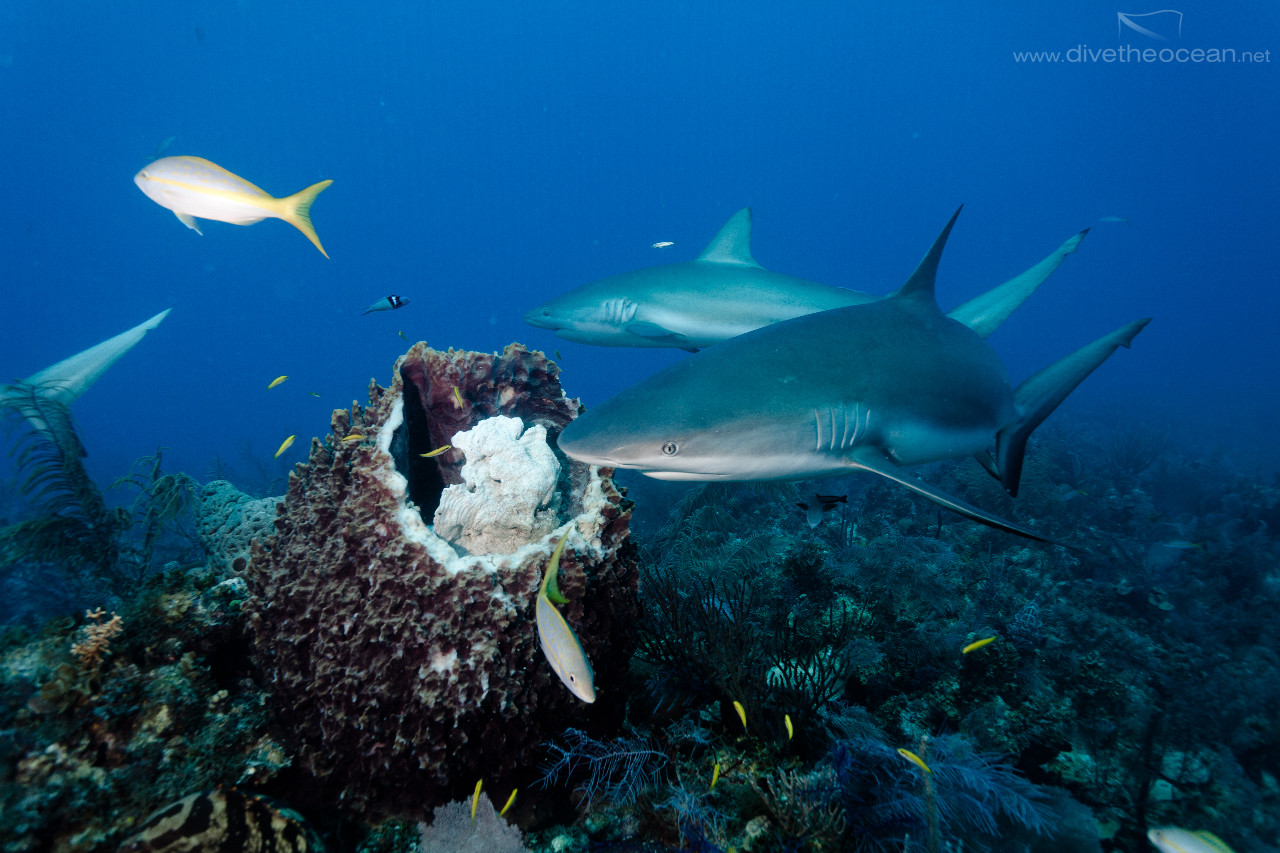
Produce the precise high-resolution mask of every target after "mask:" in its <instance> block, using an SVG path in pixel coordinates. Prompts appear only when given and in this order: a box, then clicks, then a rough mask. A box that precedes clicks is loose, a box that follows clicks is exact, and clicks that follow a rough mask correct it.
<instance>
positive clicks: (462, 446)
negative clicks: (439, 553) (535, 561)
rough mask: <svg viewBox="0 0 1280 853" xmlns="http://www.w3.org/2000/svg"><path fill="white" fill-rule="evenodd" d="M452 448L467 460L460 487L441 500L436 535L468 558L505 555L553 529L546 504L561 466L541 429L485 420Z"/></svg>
mask: <svg viewBox="0 0 1280 853" xmlns="http://www.w3.org/2000/svg"><path fill="white" fill-rule="evenodd" d="M522 432H523V433H524V435H521V433H522ZM452 443H453V446H454V447H456V448H458V449H459V450H461V451H462V452H463V453H464V454H465V455H466V457H467V462H466V464H465V465H463V466H462V479H463V480H464V481H465V485H454V486H449V487H448V488H447V489H445V490H444V493H443V494H442V495H441V496H440V506H439V507H438V508H437V509H436V512H435V531H436V534H437V535H439V536H442V537H444V538H445V539H447V540H448V541H449V542H451V543H453V544H454V545H456V546H459V547H461V548H463V549H464V550H465V551H466V552H467V553H469V554H510V553H512V552H514V551H516V550H517V549H519V548H520V547H521V546H524V545H528V544H529V543H530V542H531V541H532V540H534V539H538V538H541V537H543V536H546V535H547V534H548V533H550V532H551V531H552V530H554V529H555V528H556V526H557V524H558V521H557V518H556V512H555V509H554V508H553V507H549V504H551V503H552V500H553V498H555V497H556V481H557V480H558V479H559V477H560V462H559V461H558V460H557V459H556V455H555V452H554V451H552V449H551V448H550V447H549V446H548V445H547V430H546V428H545V427H543V426H542V425H541V424H535V425H534V426H531V427H529V429H528V430H525V428H524V422H523V421H522V420H520V419H519V418H504V417H496V418H489V419H487V420H483V421H481V422H480V423H478V424H476V426H475V428H474V429H469V430H467V431H466V432H460V433H458V434H457V435H455V436H454V437H453V442H452Z"/></svg>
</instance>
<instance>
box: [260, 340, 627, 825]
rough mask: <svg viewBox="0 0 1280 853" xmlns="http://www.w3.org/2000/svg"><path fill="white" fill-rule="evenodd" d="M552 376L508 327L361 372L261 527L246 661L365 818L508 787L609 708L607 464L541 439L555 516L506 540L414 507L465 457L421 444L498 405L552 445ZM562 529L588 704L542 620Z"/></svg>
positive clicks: (614, 699) (557, 424)
mask: <svg viewBox="0 0 1280 853" xmlns="http://www.w3.org/2000/svg"><path fill="white" fill-rule="evenodd" d="M558 374H559V369H558V368H557V367H556V365H555V364H553V363H551V362H549V361H548V360H547V359H546V357H545V356H544V355H542V354H541V353H536V352H530V351H529V350H527V349H525V348H524V347H522V346H520V345H518V344H512V345H511V346H508V347H507V348H506V350H504V351H503V352H502V353H501V354H500V355H499V354H482V353H470V352H456V351H454V350H449V351H448V352H447V353H444V352H438V351H436V350H432V349H430V348H428V347H427V346H426V345H425V344H421V343H419V344H416V345H415V346H413V347H412V348H411V349H410V350H409V352H408V353H406V354H405V355H404V356H402V357H401V358H400V359H399V360H398V361H397V362H396V366H395V375H394V378H393V380H392V382H391V385H390V387H387V388H383V387H380V386H379V385H377V384H376V383H370V388H369V405H368V407H367V408H366V407H360V406H355V405H353V407H352V408H351V410H350V411H347V410H342V409H340V410H338V411H336V412H334V414H333V418H332V422H331V423H332V429H333V432H332V434H331V435H328V436H326V437H325V438H324V440H319V439H313V440H312V442H311V452H310V459H309V461H308V462H307V463H306V464H304V465H299V466H297V469H296V471H295V472H294V473H293V474H292V475H291V476H290V481H289V490H288V494H287V495H286V496H285V498H284V501H283V503H282V504H281V505H280V509H279V516H278V518H277V519H276V523H275V525H276V533H275V535H274V536H273V537H270V538H268V539H266V540H265V541H263V540H259V541H257V542H255V544H254V547H253V556H252V559H251V560H250V563H249V567H248V568H247V569H246V572H245V580H246V581H247V582H248V584H249V587H250V591H251V597H250V599H249V601H247V602H246V603H245V611H246V613H247V615H248V617H249V624H250V631H251V633H252V635H253V640H254V654H255V657H256V659H257V662H258V664H259V666H260V667H261V668H262V669H263V670H264V671H265V673H266V675H267V680H268V683H269V686H270V689H271V690H272V691H273V692H274V693H275V694H276V695H277V697H278V699H279V705H280V713H281V714H282V715H283V722H284V723H285V725H286V726H287V727H288V728H289V731H291V732H292V733H293V734H294V736H295V737H296V738H297V739H298V740H299V741H300V743H299V746H300V749H299V753H300V754H301V755H302V756H304V758H303V761H304V763H305V768H306V770H307V771H309V773H310V774H311V776H312V777H313V779H314V781H316V782H318V783H319V784H320V785H321V786H322V788H323V789H324V790H326V791H327V792H328V794H329V795H331V796H337V795H341V797H342V801H343V803H344V804H346V805H349V806H351V807H353V808H355V809H357V810H362V811H363V812H365V813H366V814H368V815H370V816H372V815H378V814H387V813H395V814H400V815H403V816H408V817H422V816H425V814H427V813H428V812H429V810H430V808H431V807H432V806H434V805H438V804H441V803H443V802H446V801H448V800H450V799H457V798H459V797H460V796H462V795H464V794H469V793H470V791H471V789H472V788H473V787H474V785H475V782H476V780H477V779H480V778H483V780H484V782H485V787H486V788H487V789H489V790H504V789H505V790H509V786H512V785H514V784H517V783H523V782H527V780H528V775H527V774H528V773H529V771H530V770H532V769H534V768H536V765H537V763H538V759H539V757H540V756H539V754H538V752H537V750H536V749H535V747H536V746H537V745H538V744H539V743H540V742H541V741H542V740H544V739H546V738H548V737H550V736H553V735H556V734H558V733H559V732H561V731H563V729H564V727H565V726H566V725H570V724H574V723H575V721H577V722H580V721H582V720H584V719H585V715H586V714H587V713H588V710H590V711H591V713H592V714H600V713H603V714H615V715H616V714H620V713H621V709H622V707H623V705H624V702H623V698H624V697H622V696H621V695H620V693H621V690H622V684H623V677H624V675H625V672H626V669H627V661H628V660H629V658H630V655H631V652H632V650H633V647H634V635H633V631H632V627H631V626H632V625H633V623H634V620H635V616H636V615H637V608H638V604H637V597H636V585H637V572H636V567H635V562H634V558H633V557H632V553H631V552H632V548H631V546H630V545H629V543H628V541H627V537H628V525H629V522H630V515H631V513H630V508H629V505H628V504H626V503H625V502H624V500H623V498H622V496H621V495H620V494H619V492H618V491H617V489H616V488H615V487H614V485H613V483H612V481H611V479H610V477H609V474H610V473H611V472H609V471H608V470H607V469H605V470H600V469H596V468H589V467H588V466H585V465H582V464H581V463H578V462H573V461H571V460H569V459H567V458H566V457H564V456H563V454H560V453H559V451H556V450H552V449H551V447H547V448H544V450H549V451H550V452H553V453H554V454H555V456H556V457H557V459H558V461H559V470H558V472H556V473H554V474H553V475H552V476H553V477H554V478H555V490H556V492H557V494H556V495H555V497H554V499H552V500H549V501H548V502H547V504H546V507H547V508H555V507H558V513H559V514H558V516H557V518H556V519H555V525H554V528H553V529H551V530H550V531H548V532H545V533H544V532H542V531H541V527H539V528H537V529H533V530H531V531H530V533H529V536H530V537H531V539H530V540H529V541H525V542H514V543H509V544H510V546H511V547H513V548H514V550H513V551H512V552H511V553H508V554H468V553H466V551H465V550H463V549H461V548H455V547H454V546H453V545H451V544H450V543H449V542H448V541H446V540H445V539H443V538H441V537H439V536H437V535H436V533H435V532H434V531H433V530H432V528H431V527H429V526H428V523H427V522H426V521H424V519H432V518H433V516H434V513H435V511H436V509H437V507H438V506H439V504H440V496H441V493H442V492H443V490H444V489H445V488H446V487H447V486H451V485H462V484H463V478H462V476H461V468H462V466H463V463H464V454H463V452H462V450H460V449H459V448H457V447H454V448H452V449H450V450H447V451H445V452H444V453H440V454H437V455H433V456H424V455H423V454H425V453H428V452H429V451H431V450H435V449H438V448H440V447H442V446H444V445H446V444H453V442H454V436H455V435H457V434H458V433H460V432H463V431H465V430H469V429H471V428H473V427H474V426H476V425H477V424H479V423H480V422H482V421H485V420H486V419H489V418H494V417H496V416H499V415H501V416H506V417H515V418H520V419H521V421H522V422H523V427H527V428H528V429H526V430H525V435H529V434H530V433H535V434H537V432H539V431H535V430H534V429H533V428H534V427H540V428H541V430H545V433H546V442H547V443H549V444H550V445H552V447H553V446H554V440H555V437H556V436H557V435H559V433H560V430H561V429H562V428H563V427H564V426H565V425H566V424H567V423H569V421H571V420H572V419H573V418H574V417H576V416H577V412H578V408H579V405H578V402H577V401H576V400H572V399H569V398H567V397H566V396H565V395H564V392H563V391H562V390H561V388H560V383H559V380H558V378H557V377H558ZM455 389H456V390H455ZM343 439H348V440H346V441H344V440H343ZM539 440H541V439H539ZM462 443H463V444H467V441H466V440H465V439H464V440H463V442H462ZM540 452H542V451H540ZM542 467H543V468H544V472H545V470H546V466H542ZM473 479H474V477H473ZM475 485H476V484H475V483H467V484H465V486H467V487H475ZM544 511H545V509H544ZM566 530H568V531H569V539H568V545H567V547H566V550H565V554H564V558H563V560H562V561H561V566H560V587H561V591H562V592H564V593H565V594H566V596H567V597H568V598H569V599H570V603H569V604H566V605H564V606H563V607H562V612H563V613H564V614H565V617H566V618H567V619H568V620H569V622H570V624H571V625H573V627H574V629H575V630H576V631H577V633H578V637H579V638H580V640H581V642H582V645H583V647H584V649H585V650H586V652H587V654H588V656H589V657H590V658H591V661H592V663H593V665H594V666H595V670H596V683H597V689H598V691H599V695H600V697H601V700H600V701H599V702H597V703H596V705H594V706H586V705H583V704H581V703H579V702H578V700H577V699H575V698H574V697H573V696H572V694H570V693H569V691H568V690H567V689H566V688H565V687H564V685H562V684H561V683H560V681H559V680H558V679H557V678H556V676H555V674H554V673H553V672H552V670H551V667H550V666H549V665H548V664H547V662H546V661H545V659H544V658H543V656H542V653H541V651H540V649H539V647H538V637H537V632H536V627H535V622H534V600H535V596H536V593H537V589H538V585H539V582H540V580H541V577H542V572H543V570H544V569H545V567H546V565H547V562H548V560H549V558H550V554H551V551H552V550H553V546H554V543H555V541H556V540H557V539H558V537H559V536H560V534H562V533H563V532H565V531H566ZM508 533H509V531H508ZM473 541H474V540H473Z"/></svg>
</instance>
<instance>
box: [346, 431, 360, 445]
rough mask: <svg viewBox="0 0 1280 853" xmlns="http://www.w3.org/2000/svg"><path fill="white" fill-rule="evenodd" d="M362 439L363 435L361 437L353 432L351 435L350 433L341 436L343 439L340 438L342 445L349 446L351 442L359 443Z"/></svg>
mask: <svg viewBox="0 0 1280 853" xmlns="http://www.w3.org/2000/svg"><path fill="white" fill-rule="evenodd" d="M363 438H364V436H363V435H361V434H360V433H358V432H353V433H351V434H350V435H346V436H343V438H342V443H343V444H350V443H351V442H353V441H361V440H362V439H363Z"/></svg>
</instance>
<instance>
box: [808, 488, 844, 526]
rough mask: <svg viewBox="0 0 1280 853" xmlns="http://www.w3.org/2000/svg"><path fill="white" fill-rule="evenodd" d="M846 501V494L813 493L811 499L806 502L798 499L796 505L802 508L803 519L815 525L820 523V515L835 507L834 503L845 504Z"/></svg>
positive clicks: (810, 524)
mask: <svg viewBox="0 0 1280 853" xmlns="http://www.w3.org/2000/svg"><path fill="white" fill-rule="evenodd" d="M848 502H849V496H848V495H814V496H813V500H812V501H809V502H807V503H806V502H804V501H799V502H797V503H796V506H798V507H800V508H801V509H802V510H804V513H805V519H806V520H807V521H808V522H809V526H810V527H817V526H818V525H819V524H821V523H822V516H823V515H825V514H826V513H828V512H831V510H833V509H835V508H836V504H847V503H848Z"/></svg>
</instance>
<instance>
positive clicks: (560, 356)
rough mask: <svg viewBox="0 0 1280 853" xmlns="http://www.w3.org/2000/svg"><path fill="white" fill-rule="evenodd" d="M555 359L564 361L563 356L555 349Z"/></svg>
mask: <svg viewBox="0 0 1280 853" xmlns="http://www.w3.org/2000/svg"><path fill="white" fill-rule="evenodd" d="M556 361H564V356H562V355H560V350H556Z"/></svg>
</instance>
